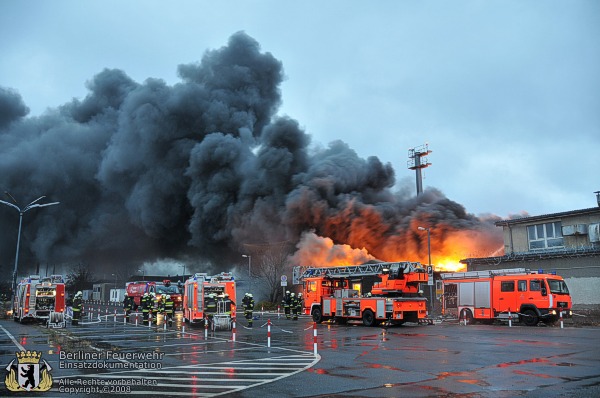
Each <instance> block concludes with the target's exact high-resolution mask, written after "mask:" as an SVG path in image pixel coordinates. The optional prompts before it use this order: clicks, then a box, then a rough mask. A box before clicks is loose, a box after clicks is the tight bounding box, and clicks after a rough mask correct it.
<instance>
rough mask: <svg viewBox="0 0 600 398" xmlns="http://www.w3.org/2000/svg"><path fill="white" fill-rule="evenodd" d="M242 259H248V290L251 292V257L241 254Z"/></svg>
mask: <svg viewBox="0 0 600 398" xmlns="http://www.w3.org/2000/svg"><path fill="white" fill-rule="evenodd" d="M242 257H244V258H246V257H247V258H248V281H249V282H248V285H249V290H252V272H251V267H252V256H251V255H249V254H242Z"/></svg>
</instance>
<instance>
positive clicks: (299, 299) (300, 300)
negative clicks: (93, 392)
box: [296, 292, 304, 315]
mask: <svg viewBox="0 0 600 398" xmlns="http://www.w3.org/2000/svg"><path fill="white" fill-rule="evenodd" d="M296 301H297V304H296V308H297V309H298V310H297V311H298V315H300V314H302V307H303V306H304V299H303V298H302V292H300V293H298V297H297V299H296Z"/></svg>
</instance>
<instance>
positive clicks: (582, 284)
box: [565, 278, 600, 305]
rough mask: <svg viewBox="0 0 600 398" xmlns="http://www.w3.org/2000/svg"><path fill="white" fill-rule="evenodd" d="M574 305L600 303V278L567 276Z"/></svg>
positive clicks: (566, 280) (566, 279)
mask: <svg viewBox="0 0 600 398" xmlns="http://www.w3.org/2000/svg"><path fill="white" fill-rule="evenodd" d="M565 282H566V283H567V286H568V287H569V292H570V293H571V300H573V305H577V304H600V278H565Z"/></svg>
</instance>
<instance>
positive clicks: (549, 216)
mask: <svg viewBox="0 0 600 398" xmlns="http://www.w3.org/2000/svg"><path fill="white" fill-rule="evenodd" d="M595 213H600V207H590V208H588V209H581V210H571V211H563V212H561V213H550V214H542V215H539V216H531V217H521V218H513V219H510V220H500V221H496V222H495V223H494V225H495V226H497V227H505V226H509V225H517V224H525V223H529V222H532V221H544V220H550V219H555V218H560V217H566V216H578V215H587V214H595Z"/></svg>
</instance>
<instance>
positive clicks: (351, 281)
mask: <svg viewBox="0 0 600 398" xmlns="http://www.w3.org/2000/svg"><path fill="white" fill-rule="evenodd" d="M294 275H295V277H294V279H295V280H296V279H297V280H298V281H302V284H303V289H302V291H303V295H304V297H303V300H304V303H303V312H304V313H305V314H310V315H312V317H313V320H314V321H315V322H317V323H321V322H323V321H326V320H335V321H337V322H339V323H346V322H347V321H349V320H358V321H362V323H363V324H364V325H365V326H375V325H377V324H380V323H382V322H390V323H391V324H402V323H404V322H419V321H421V320H424V319H425V318H426V317H427V299H426V298H424V297H421V293H420V292H421V289H420V284H421V283H427V280H428V275H427V271H426V270H425V268H424V267H423V266H422V265H421V264H420V263H415V262H394V263H392V262H388V263H375V264H363V265H350V266H336V267H308V268H306V267H295V269H294Z"/></svg>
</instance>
